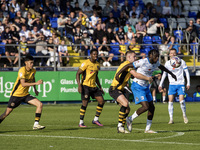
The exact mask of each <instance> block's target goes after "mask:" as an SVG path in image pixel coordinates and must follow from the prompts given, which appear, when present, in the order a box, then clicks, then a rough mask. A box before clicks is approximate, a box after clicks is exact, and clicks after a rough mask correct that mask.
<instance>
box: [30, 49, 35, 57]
mask: <svg viewBox="0 0 200 150" xmlns="http://www.w3.org/2000/svg"><path fill="white" fill-rule="evenodd" d="M29 54H31V56H35V55H36V52H35V49H34V48H32V47H30V48H29Z"/></svg>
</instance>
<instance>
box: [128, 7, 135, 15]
mask: <svg viewBox="0 0 200 150" xmlns="http://www.w3.org/2000/svg"><path fill="white" fill-rule="evenodd" d="M133 13H135V14H136V8H135V6H132V9H131V11H130V12H129V16H130V17H131V16H132V14H133Z"/></svg>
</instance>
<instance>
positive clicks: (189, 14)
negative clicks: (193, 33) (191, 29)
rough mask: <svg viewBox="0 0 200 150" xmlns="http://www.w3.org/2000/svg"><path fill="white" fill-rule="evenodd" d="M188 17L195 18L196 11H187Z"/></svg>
mask: <svg viewBox="0 0 200 150" xmlns="http://www.w3.org/2000/svg"><path fill="white" fill-rule="evenodd" d="M188 17H189V18H194V19H196V17H197V13H196V12H189V13H188Z"/></svg>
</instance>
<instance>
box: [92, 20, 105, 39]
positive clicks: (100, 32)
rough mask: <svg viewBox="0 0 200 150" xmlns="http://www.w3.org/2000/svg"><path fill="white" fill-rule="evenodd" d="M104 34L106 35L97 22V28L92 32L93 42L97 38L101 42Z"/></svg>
mask: <svg viewBox="0 0 200 150" xmlns="http://www.w3.org/2000/svg"><path fill="white" fill-rule="evenodd" d="M104 36H106V33H105V32H104V31H103V30H102V29H101V25H100V24H97V28H96V29H95V30H94V33H93V41H94V42H95V41H96V40H97V39H99V41H100V43H102V40H103V37H104Z"/></svg>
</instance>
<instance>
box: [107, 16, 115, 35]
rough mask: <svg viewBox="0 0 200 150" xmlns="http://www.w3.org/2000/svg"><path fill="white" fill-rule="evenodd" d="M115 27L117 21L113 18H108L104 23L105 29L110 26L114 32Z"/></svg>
mask: <svg viewBox="0 0 200 150" xmlns="http://www.w3.org/2000/svg"><path fill="white" fill-rule="evenodd" d="M116 27H117V23H116V22H115V21H114V18H110V20H109V22H108V23H107V24H106V29H108V28H111V29H112V31H113V32H114V31H115V28H116Z"/></svg>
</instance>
